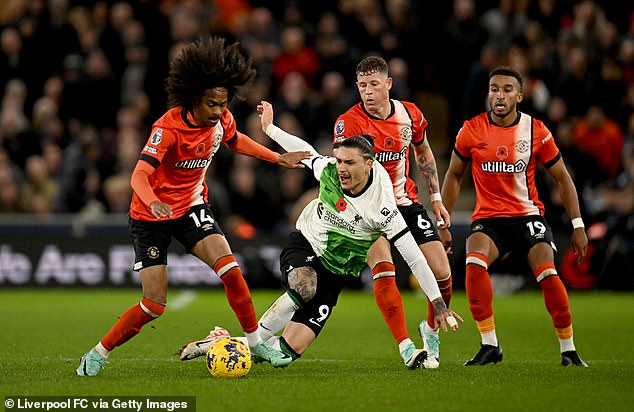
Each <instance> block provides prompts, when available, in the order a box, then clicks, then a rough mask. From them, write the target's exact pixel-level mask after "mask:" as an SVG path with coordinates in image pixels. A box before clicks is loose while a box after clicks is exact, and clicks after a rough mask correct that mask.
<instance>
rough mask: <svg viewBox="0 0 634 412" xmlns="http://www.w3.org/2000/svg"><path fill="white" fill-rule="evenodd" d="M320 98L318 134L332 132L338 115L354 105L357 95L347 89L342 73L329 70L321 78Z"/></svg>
mask: <svg viewBox="0 0 634 412" xmlns="http://www.w3.org/2000/svg"><path fill="white" fill-rule="evenodd" d="M319 99H320V100H319V103H317V107H316V118H315V125H316V132H317V135H318V136H321V135H326V134H332V130H333V128H334V125H335V121H336V120H337V117H339V115H340V114H341V113H343V112H345V111H346V110H347V109H348V108H349V107H350V106H352V104H353V103H354V99H355V97H353V95H352V93H350V92H349V90H348V89H346V84H345V80H344V78H343V76H342V75H341V73H339V72H328V73H326V74H324V76H323V77H322V79H321V88H320V93H319Z"/></svg>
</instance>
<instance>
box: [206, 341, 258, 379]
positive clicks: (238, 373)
mask: <svg viewBox="0 0 634 412" xmlns="http://www.w3.org/2000/svg"><path fill="white" fill-rule="evenodd" d="M206 363H207V369H209V373H211V376H215V377H217V378H241V377H243V376H245V375H246V374H247V373H249V370H251V350H250V349H249V347H248V346H247V345H246V344H245V343H244V342H242V341H240V340H239V339H236V338H222V339H219V340H217V341H216V342H214V343H213V344H212V345H211V346H210V347H209V351H207V361H206Z"/></svg>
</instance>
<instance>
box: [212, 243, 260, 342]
mask: <svg viewBox="0 0 634 412" xmlns="http://www.w3.org/2000/svg"><path fill="white" fill-rule="evenodd" d="M214 270H215V271H216V273H217V274H218V276H220V280H222V283H223V284H224V286H225V294H226V295H227V301H229V306H231V309H233V313H235V314H236V317H237V318H238V322H240V326H242V330H243V331H245V332H247V333H249V332H255V331H256V330H257V329H258V319H257V316H256V314H255V307H254V306H253V301H252V300H251V292H249V287H248V286H247V282H246V281H245V280H244V277H243V276H242V272H241V271H240V268H239V267H238V263H237V262H236V259H235V258H234V257H233V256H232V255H227V256H223V257H221V258H220V259H218V260H217V261H216V263H215V264H214Z"/></svg>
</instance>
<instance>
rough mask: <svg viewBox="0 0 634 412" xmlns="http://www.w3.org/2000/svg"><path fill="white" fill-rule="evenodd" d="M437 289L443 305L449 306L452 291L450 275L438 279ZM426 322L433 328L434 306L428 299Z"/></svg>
mask: <svg viewBox="0 0 634 412" xmlns="http://www.w3.org/2000/svg"><path fill="white" fill-rule="evenodd" d="M437 282H438V289H440V294H441V295H442V300H443V302H445V305H446V306H447V307H449V303H450V302H451V293H452V285H451V275H449V277H448V278H446V279H444V280H439V281H437ZM427 324H428V325H429V326H430V327H431V328H433V327H434V307H433V306H432V304H431V302H430V301H429V299H427Z"/></svg>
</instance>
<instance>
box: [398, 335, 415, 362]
mask: <svg viewBox="0 0 634 412" xmlns="http://www.w3.org/2000/svg"><path fill="white" fill-rule="evenodd" d="M413 343H414V342H412V340H411V339H410V338H406V339H403V340H402V341H401V343H399V344H398V351H399V353H401V354H402V353H403V351H404V350H405V349H407V347H408V346H409V345H411V344H413ZM405 360H407V359H405Z"/></svg>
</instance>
